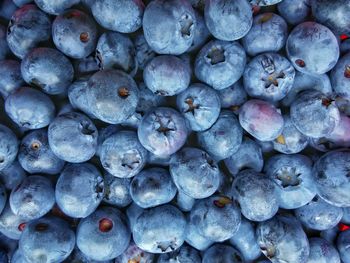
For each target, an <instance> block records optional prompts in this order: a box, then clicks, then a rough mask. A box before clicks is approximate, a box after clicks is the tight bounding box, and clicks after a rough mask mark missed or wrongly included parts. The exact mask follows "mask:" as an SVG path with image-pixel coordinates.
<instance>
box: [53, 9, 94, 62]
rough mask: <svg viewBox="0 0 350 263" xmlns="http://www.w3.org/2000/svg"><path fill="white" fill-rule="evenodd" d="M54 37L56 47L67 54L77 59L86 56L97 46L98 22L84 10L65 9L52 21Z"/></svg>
mask: <svg viewBox="0 0 350 263" xmlns="http://www.w3.org/2000/svg"><path fill="white" fill-rule="evenodd" d="M52 39H53V42H54V44H55V46H56V48H57V49H58V50H60V51H61V52H62V53H64V54H65V55H67V56H69V57H71V58H76V59H79V58H85V57H87V56H88V55H90V54H91V53H92V52H93V51H94V49H95V47H96V42H97V28H96V24H95V22H94V20H93V19H92V18H91V17H90V16H89V15H87V14H85V13H84V12H82V11H79V10H77V9H71V10H68V11H65V12H64V13H62V14H60V15H58V16H57V17H56V18H55V20H54V21H53V23H52Z"/></svg>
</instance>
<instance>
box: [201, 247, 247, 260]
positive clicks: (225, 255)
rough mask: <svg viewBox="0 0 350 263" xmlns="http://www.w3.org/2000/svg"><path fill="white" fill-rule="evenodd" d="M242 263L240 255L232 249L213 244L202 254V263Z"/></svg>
mask: <svg viewBox="0 0 350 263" xmlns="http://www.w3.org/2000/svg"><path fill="white" fill-rule="evenodd" d="M239 262H243V257H242V255H241V254H240V253H239V252H238V251H237V250H236V249H235V248H233V247H231V246H229V245H224V244H215V245H213V246H211V247H210V248H208V249H207V250H206V251H205V252H204V253H203V260H202V263H239Z"/></svg>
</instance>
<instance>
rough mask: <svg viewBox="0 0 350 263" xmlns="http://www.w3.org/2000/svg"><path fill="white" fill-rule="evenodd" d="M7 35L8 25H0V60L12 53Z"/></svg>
mask: <svg viewBox="0 0 350 263" xmlns="http://www.w3.org/2000/svg"><path fill="white" fill-rule="evenodd" d="M6 35H7V32H6V27H5V26H3V25H0V60H4V59H5V58H6V57H7V56H8V55H9V54H10V49H9V46H8V44H7V40H6Z"/></svg>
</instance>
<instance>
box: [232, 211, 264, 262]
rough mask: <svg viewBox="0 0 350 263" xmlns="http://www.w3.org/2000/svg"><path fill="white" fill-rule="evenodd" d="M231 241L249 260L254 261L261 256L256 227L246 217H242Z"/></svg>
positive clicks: (246, 259) (245, 258)
mask: <svg viewBox="0 0 350 263" xmlns="http://www.w3.org/2000/svg"><path fill="white" fill-rule="evenodd" d="M230 243H231V244H232V245H233V246H234V247H235V248H237V249H238V250H239V252H240V253H241V255H242V257H243V258H244V260H245V261H247V262H254V260H256V259H258V258H259V257H260V256H261V251H260V247H259V245H258V243H257V242H256V234H255V227H254V225H253V224H252V223H251V222H250V221H249V220H247V219H245V218H244V217H242V219H241V224H240V225H239V228H238V230H237V231H236V233H234V234H233V236H232V237H231V238H230Z"/></svg>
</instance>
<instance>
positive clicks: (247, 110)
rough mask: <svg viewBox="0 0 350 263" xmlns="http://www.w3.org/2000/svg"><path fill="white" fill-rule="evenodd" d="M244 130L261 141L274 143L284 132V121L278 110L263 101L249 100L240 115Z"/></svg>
mask: <svg viewBox="0 0 350 263" xmlns="http://www.w3.org/2000/svg"><path fill="white" fill-rule="evenodd" d="M239 123H240V124H241V126H242V128H243V129H244V130H245V131H247V132H248V133H249V134H251V135H252V136H253V137H254V138H256V139H258V140H260V141H263V142H265V141H272V140H274V139H276V138H277V137H278V136H279V135H280V134H281V133H282V131H283V127H284V120H283V117H282V115H281V113H280V112H279V111H278V109H277V108H276V107H275V106H274V105H272V104H271V103H269V102H266V101H263V100H256V99H252V100H248V101H247V102H246V103H244V104H243V106H242V107H241V110H240V113H239Z"/></svg>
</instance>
